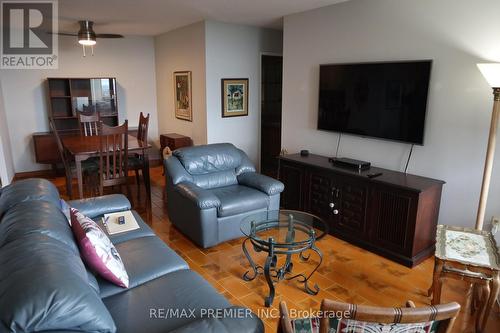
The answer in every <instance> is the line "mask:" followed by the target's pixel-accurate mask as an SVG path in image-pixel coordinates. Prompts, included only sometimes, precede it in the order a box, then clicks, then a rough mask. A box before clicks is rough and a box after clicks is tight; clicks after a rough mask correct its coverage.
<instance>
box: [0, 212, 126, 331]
mask: <svg viewBox="0 0 500 333" xmlns="http://www.w3.org/2000/svg"><path fill="white" fill-rule="evenodd" d="M26 222H27V221H26ZM17 224H18V225H21V224H22V222H19V223H17ZM68 229H69V226H68ZM0 267H1V269H0V281H1V283H0V295H1V297H0V332H34V331H47V330H54V331H56V330H64V331H85V332H115V331H116V327H115V324H114V322H113V319H112V318H111V316H110V314H109V312H108V310H107V309H106V307H105V306H104V304H103V303H102V300H101V299H100V297H99V294H98V293H97V292H96V291H95V290H94V289H93V288H92V287H91V286H90V284H89V275H88V273H87V270H86V269H85V266H84V265H83V262H82V261H81V259H80V256H79V254H77V253H74V251H72V250H71V249H70V248H69V247H68V246H66V245H65V244H64V243H63V242H60V241H58V240H56V239H54V238H53V237H51V236H49V235H48V234H47V233H42V232H33V233H31V234H29V235H28V234H25V235H23V237H21V238H19V239H17V240H13V239H11V240H10V241H9V242H8V243H6V244H4V245H3V246H2V247H1V248H0Z"/></svg>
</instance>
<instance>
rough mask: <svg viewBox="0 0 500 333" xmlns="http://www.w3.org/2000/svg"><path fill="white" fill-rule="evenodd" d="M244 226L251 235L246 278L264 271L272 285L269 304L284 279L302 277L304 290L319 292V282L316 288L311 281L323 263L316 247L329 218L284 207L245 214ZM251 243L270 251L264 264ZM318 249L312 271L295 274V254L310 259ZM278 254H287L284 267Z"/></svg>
mask: <svg viewBox="0 0 500 333" xmlns="http://www.w3.org/2000/svg"><path fill="white" fill-rule="evenodd" d="M240 229H241V231H242V232H243V234H244V235H245V236H246V237H247V238H246V239H245V240H244V241H243V244H242V249H243V253H244V254H245V256H246V258H247V259H248V262H249V263H250V270H248V271H247V272H245V274H243V279H244V280H245V281H251V280H253V279H255V278H256V277H257V276H258V275H260V274H263V275H264V276H265V278H266V281H267V284H268V285H269V296H268V297H266V298H265V306H267V307H269V306H271V304H272V303H273V300H274V294H275V289H274V284H275V283H276V282H279V281H280V280H293V279H298V281H299V282H301V283H303V284H304V290H305V292H307V293H308V294H310V295H316V294H318V292H319V287H318V285H317V284H315V285H314V286H313V287H312V288H311V287H310V286H309V284H308V282H309V279H310V278H311V276H312V275H313V274H314V272H316V270H317V269H318V268H319V266H320V265H321V262H322V260H323V254H322V253H321V251H320V250H319V249H318V248H317V247H316V241H317V240H319V239H321V238H322V237H324V236H325V235H326V234H327V233H328V229H327V224H326V223H325V221H324V220H323V219H321V218H319V217H317V216H315V215H312V214H309V213H305V212H301V211H296V210H284V209H283V210H280V211H267V212H260V213H256V214H253V215H250V216H247V217H245V218H244V219H243V220H242V221H241V224H240ZM249 242H250V243H251V245H252V246H253V249H254V250H255V251H256V252H266V253H267V257H266V261H265V264H264V266H261V265H258V264H256V263H255V262H254V260H253V259H252V257H251V256H250V253H249V252H248V249H247V243H249ZM310 251H312V252H315V253H316V254H317V255H318V257H319V260H318V264H317V265H316V266H315V267H314V269H313V270H312V271H311V272H310V273H309V274H307V275H306V274H303V273H299V274H294V273H293V262H292V255H294V254H296V255H298V257H299V258H300V260H302V261H307V260H309V258H310V256H311V253H308V252H310ZM278 255H284V256H286V258H285V261H284V263H283V265H282V266H281V267H278V265H277V263H278V257H277V256H278Z"/></svg>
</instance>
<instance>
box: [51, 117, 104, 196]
mask: <svg viewBox="0 0 500 333" xmlns="http://www.w3.org/2000/svg"><path fill="white" fill-rule="evenodd" d="M49 126H50V130H51V131H52V133H54V137H55V139H56V144H57V149H58V150H59V156H60V157H61V161H62V163H63V166H64V173H65V176H66V194H67V195H68V197H69V198H70V199H73V186H72V185H73V179H77V178H78V174H77V172H76V166H75V162H74V160H73V158H72V156H71V154H69V153H68V152H67V151H66V149H64V146H63V143H62V140H61V137H60V136H59V132H58V131H57V129H56V126H55V124H54V121H53V120H52V119H49ZM98 170H99V166H98V165H97V164H96V163H95V162H94V161H91V160H87V161H83V162H82V172H83V174H84V175H86V176H91V175H95V174H96V173H97V171H98Z"/></svg>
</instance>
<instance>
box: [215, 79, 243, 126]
mask: <svg viewBox="0 0 500 333" xmlns="http://www.w3.org/2000/svg"><path fill="white" fill-rule="evenodd" d="M221 89H222V92H221V96H222V117H224V118H226V117H240V116H248V79H222V80H221Z"/></svg>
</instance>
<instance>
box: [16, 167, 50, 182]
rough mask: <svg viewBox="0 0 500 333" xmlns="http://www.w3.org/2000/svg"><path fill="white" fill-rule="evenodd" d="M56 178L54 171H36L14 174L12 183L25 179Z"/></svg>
mask: <svg viewBox="0 0 500 333" xmlns="http://www.w3.org/2000/svg"><path fill="white" fill-rule="evenodd" d="M54 176H56V173H55V172H54V170H50V169H49V170H37V171H26V172H16V173H15V175H14V179H13V180H12V181H16V180H21V179H26V178H50V177H54Z"/></svg>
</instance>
